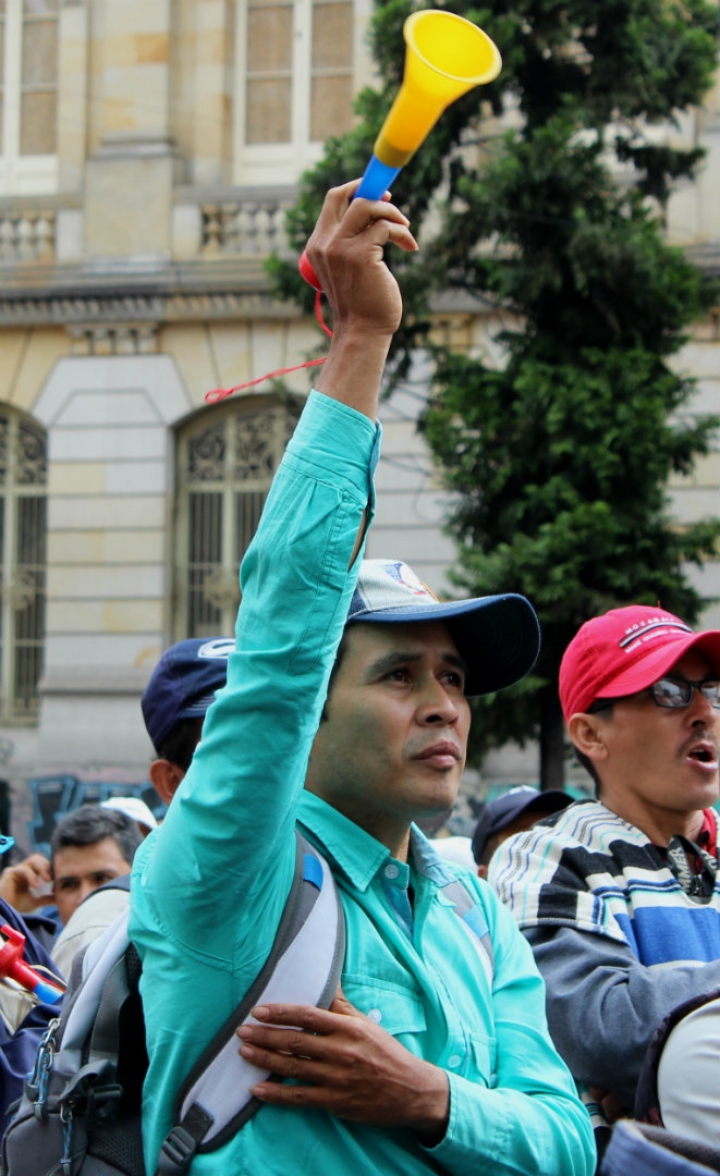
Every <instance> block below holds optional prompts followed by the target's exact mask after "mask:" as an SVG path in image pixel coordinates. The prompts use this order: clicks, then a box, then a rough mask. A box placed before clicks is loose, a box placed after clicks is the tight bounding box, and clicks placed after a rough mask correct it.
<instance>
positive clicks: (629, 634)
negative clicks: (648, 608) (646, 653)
mask: <svg viewBox="0 0 720 1176" xmlns="http://www.w3.org/2000/svg"><path fill="white" fill-rule="evenodd" d="M674 629H677V630H679V631H680V632H681V633H692V629H690V628H689V627H688V626H687V625H685V624H684V623H683V622H682V621H679V620H676V618H675V617H671V616H665V617H650V618H649V619H648V620H647V621H644V622H642V621H641V622H638V623H636V624H634V625H630V626H629V627H628V628H627V629H626V631H625V636H624V637H622V638H621V639H620V641H619V642H618V645H619V646H620V648H621V649H624V650H625V652H626V653H632V652H633V651H634V650H636V649H638V648H639V646H640V645H643V644H644V643H645V642H646V641H652V639H653V638H654V637H664V636H666V635H669V634H670V633H671V631H672V630H674Z"/></svg>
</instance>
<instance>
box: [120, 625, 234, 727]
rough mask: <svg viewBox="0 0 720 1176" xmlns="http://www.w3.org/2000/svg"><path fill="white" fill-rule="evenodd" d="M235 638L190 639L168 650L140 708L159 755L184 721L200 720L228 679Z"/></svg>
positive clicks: (149, 683) (153, 676) (155, 670)
mask: <svg viewBox="0 0 720 1176" xmlns="http://www.w3.org/2000/svg"><path fill="white" fill-rule="evenodd" d="M234 649H235V638H234V637H190V638H189V639H188V640H187V641H178V643H177V645H171V646H170V648H169V649H166V650H165V652H164V654H163V655H162V657H161V658H160V661H159V662H158V664H157V665H156V666H155V669H154V670H153V673H152V677H151V678H150V681H149V682H148V684H147V686H146V688H145V693H144V694H143V696H142V700H141V706H142V712H143V718H144V720H145V726H146V727H147V733H148V735H149V736H150V739H151V740H152V744H153V747H154V748H155V750H156V751H158V750H159V749H160V747H161V746H162V744H163V743H164V742H165V740H166V739H167V737H168V735H169V734H170V732H171V731H172V729H173V727H175V726H177V724H178V723H179V722H180V721H181V720H182V719H194V718H200V717H201V716H202V715H204V714H205V712H206V711H207V709H208V707H209V706H210V705H211V703H212V702H213V701H214V699H215V691H216V690H220V689H221V688H222V687H223V686H224V685H225V681H226V679H227V661H228V658H229V656H230V654H231V653H232V652H233V650H234Z"/></svg>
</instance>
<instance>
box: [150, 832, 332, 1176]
mask: <svg viewBox="0 0 720 1176" xmlns="http://www.w3.org/2000/svg"><path fill="white" fill-rule="evenodd" d="M296 838H297V857H296V864H295V875H294V878H293V884H292V889H291V891H290V897H289V898H288V901H287V903H286V905H285V910H284V913H283V916H282V919H281V922H280V926H279V928H278V933H277V935H276V937H275V942H274V944H273V947H272V950H271V952H270V955H269V956H268V959H267V961H266V963H265V966H264V967H263V969H262V971H261V972H260V975H259V976H258V977H257V979H256V981H255V982H254V983H253V985H252V986H251V988H250V989H249V990H248V992H247V993H246V995H245V996H244V997H243V1000H242V1001H241V1003H240V1004H239V1005H238V1007H237V1008H236V1009H235V1011H234V1013H233V1015H232V1016H231V1017H230V1018H229V1019H228V1020H227V1021H226V1022H225V1024H224V1025H223V1026H222V1028H221V1029H220V1030H219V1032H218V1033H217V1034H216V1035H215V1037H214V1039H213V1041H212V1042H211V1043H210V1045H209V1046H208V1047H207V1049H206V1050H205V1052H204V1053H203V1055H202V1056H201V1057H200V1058H199V1060H198V1061H197V1062H196V1064H195V1066H194V1067H193V1069H192V1071H191V1072H190V1074H189V1075H188V1077H187V1079H186V1080H185V1082H184V1083H183V1085H182V1087H181V1088H180V1091H179V1093H178V1097H177V1099H176V1104H175V1116H174V1118H175V1123H176V1126H175V1127H174V1129H173V1130H172V1131H171V1132H170V1134H169V1135H168V1137H167V1139H166V1141H165V1143H164V1144H163V1148H162V1151H161V1154H160V1158H159V1161H158V1167H157V1171H156V1176H179V1174H180V1173H182V1172H184V1171H186V1169H187V1167H188V1165H189V1163H190V1161H191V1160H192V1157H193V1155H194V1154H195V1152H196V1151H198V1152H205V1151H213V1150H214V1149H215V1148H218V1147H220V1146H222V1144H224V1143H225V1142H227V1140H229V1139H231V1138H232V1137H233V1136H234V1135H235V1133H236V1132H237V1131H238V1130H239V1129H240V1128H241V1127H242V1126H243V1125H244V1124H245V1123H246V1122H247V1121H248V1119H250V1118H251V1116H252V1115H254V1114H255V1112H256V1111H257V1110H258V1109H259V1107H261V1106H262V1103H260V1102H259V1100H258V1099H255V1098H252V1096H251V1095H250V1087H251V1086H254V1085H255V1084H256V1083H257V1082H263V1081H266V1080H267V1079H268V1078H272V1077H273V1076H272V1075H271V1074H270V1072H269V1071H267V1070H260V1069H258V1067H257V1066H253V1065H252V1064H251V1063H250V1062H248V1061H246V1060H245V1058H242V1057H241V1056H240V1042H239V1040H238V1038H237V1037H236V1035H235V1030H236V1029H237V1028H238V1026H239V1025H241V1024H243V1022H250V1023H252V1022H253V1018H252V1017H251V1016H250V1010H251V1009H252V1008H254V1007H255V1005H257V1004H271V1003H291V1004H308V1005H317V1006H319V1007H320V1008H327V1007H328V1006H329V1005H330V1004H331V1002H332V1000H333V997H334V995H335V992H336V991H337V986H338V983H339V980H340V973H341V971H342V965H343V960H344V957H345V922H344V917H343V912H342V906H341V903H340V896H339V894H338V893H337V889H336V886H335V881H334V879H333V876H332V873H331V870H330V867H329V866H328V864H327V862H326V861H325V859H324V858H323V857H322V855H321V854H319V853H318V851H317V850H316V849H314V848H313V847H312V846H311V845H310V844H309V842H307V841H306V840H305V839H304V838H303V837H302V836H301V834H299V833H297V832H296ZM254 1023H255V1024H257V1023H258V1022H254Z"/></svg>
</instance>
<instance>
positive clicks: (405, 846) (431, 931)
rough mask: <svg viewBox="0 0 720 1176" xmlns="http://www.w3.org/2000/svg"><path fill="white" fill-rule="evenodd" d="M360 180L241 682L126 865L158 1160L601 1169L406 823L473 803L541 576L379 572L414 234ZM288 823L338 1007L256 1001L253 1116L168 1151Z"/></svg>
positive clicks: (251, 1169)
mask: <svg viewBox="0 0 720 1176" xmlns="http://www.w3.org/2000/svg"><path fill="white" fill-rule="evenodd" d="M354 190H355V185H353V184H349V185H345V186H344V187H342V188H337V189H334V190H333V191H332V192H330V193H329V195H328V196H327V198H326V201H325V204H324V206H323V211H322V213H321V216H320V219H319V221H318V225H317V227H316V230H315V232H314V234H313V237H312V238H311V241H310V243H309V245H308V254H309V257H310V261H311V263H312V265H313V266H314V268H315V270H316V273H317V274H318V275H319V277H320V279H321V281H322V285H323V288H324V290H325V291H326V292H327V293H328V296H329V300H330V303H331V306H332V310H333V326H334V335H333V339H332V343H331V347H330V352H329V355H328V358H327V361H326V363H325V367H324V368H323V373H322V376H321V379H320V381H319V386H320V388H321V389H322V390H321V391H315V392H313V393H311V395H310V397H309V399H308V403H307V405H306V407H305V410H304V412H303V414H302V417H301V419H300V422H299V424H298V426H297V429H296V430H295V434H294V436H293V438H292V440H291V441H290V443H289V444H288V447H287V450H286V453H285V456H284V458H283V461H282V463H281V465H280V467H279V469H278V471H277V473H276V475H275V479H274V481H273V485H272V488H271V491H270V494H269V496H268V499H267V502H266V504H265V508H264V511H263V515H262V519H261V522H260V526H259V529H258V532H257V535H256V536H255V539H254V541H253V543H252V544H251V546H250V549H249V550H248V552H247V554H246V556H245V559H244V561H243V566H242V572H241V583H242V603H241V606H240V612H239V615H238V623H237V633H236V648H235V650H234V651H233V652H232V653H231V655H230V657H229V659H228V663H227V669H228V674H227V685H226V687H225V688H224V689H222V690H220V691H219V693H218V695H217V698H216V700H215V702H214V703H213V705H211V706H210V708H209V710H208V711H207V714H206V715H205V720H204V724H203V729H202V738H201V741H200V743H199V744H198V745H197V747H196V749H195V754H194V756H193V759H192V762H191V764H190V766H189V768H188V771H187V774H186V776H185V778H184V780H183V781H182V783H181V784H180V786H179V788H178V789H177V792H176V794H175V798H174V800H173V803H172V804H171V805H170V808H169V810H168V814H167V817H166V818H165V821H164V822H163V824H162V826H161V827H160V828H159V829H158V830H157V831H156V832H154V833H152V834H151V835H150V837H149V838H148V839H147V840H146V841H145V842H144V843H143V846H142V847H141V848H140V850H139V852H138V858H137V867H136V870H135V871H134V875H133V892H132V913H131V922H130V934H131V937H132V938H133V940H134V942H135V943H136V945H137V947H138V950H139V952H140V954H141V957H142V960H143V978H142V994H143V1001H144V1008H145V1019H146V1026H147V1040H148V1055H149V1058H150V1066H149V1070H148V1075H147V1080H146V1085H145V1091H144V1099H143V1105H144V1118H143V1135H144V1141H145V1160H146V1167H147V1170H148V1171H149V1172H154V1171H155V1170H156V1168H157V1166H158V1157H159V1156H160V1158H161V1165H164V1167H162V1169H161V1170H163V1171H171V1170H173V1171H174V1170H176V1168H173V1167H172V1164H173V1162H174V1160H173V1157H175V1158H177V1156H178V1153H179V1151H180V1152H182V1153H183V1154H186V1155H187V1156H188V1160H189V1166H188V1168H187V1170H189V1172H190V1174H191V1176H208V1174H210V1173H217V1174H218V1176H220V1174H222V1176H225V1174H228V1173H232V1174H233V1176H235V1174H237V1173H240V1172H242V1173H243V1174H244V1176H261V1174H262V1176H280V1174H282V1176H287V1174H288V1173H310V1172H318V1173H328V1174H333V1176H335V1174H336V1173H343V1174H345V1173H347V1174H348V1176H362V1174H365V1173H367V1176H371V1174H372V1176H376V1174H377V1173H391V1172H392V1173H394V1174H395V1176H426V1174H429V1173H441V1172H448V1173H453V1174H456V1176H465V1174H467V1176H470V1173H475V1172H478V1171H481V1170H482V1171H488V1172H493V1173H494V1174H495V1176H510V1174H511V1173H513V1174H517V1173H518V1172H526V1173H531V1172H533V1173H538V1174H540V1173H545V1174H547V1176H550V1174H552V1176H588V1174H589V1173H590V1172H591V1171H592V1170H593V1167H594V1159H595V1156H594V1147H593V1143H592V1138H591V1132H590V1126H589V1120H588V1119H587V1116H586V1113H585V1111H584V1109H583V1108H582V1106H581V1104H580V1103H579V1101H578V1100H577V1097H576V1095H575V1091H574V1088H573V1085H572V1081H571V1079H570V1076H569V1073H568V1072H567V1069H566V1068H565V1066H564V1064H563V1063H562V1062H561V1061H560V1058H559V1057H558V1055H557V1053H556V1052H555V1050H554V1048H553V1046H552V1043H551V1041H550V1038H549V1035H548V1033H547V1028H546V1026H545V1014H544V993H543V987H542V983H541V981H540V978H539V975H538V973H537V970H536V968H535V965H534V962H533V960H532V953H531V952H530V950H529V948H528V946H527V944H526V943H525V941H524V939H523V937H522V936H521V935H520V934H519V932H518V931H517V928H516V927H515V925H514V923H513V921H512V918H511V916H510V915H509V913H508V912H507V911H506V910H505V909H504V908H503V907H502V906H501V904H500V903H499V902H498V901H497V900H496V898H495V897H494V895H493V894H492V892H491V891H490V890H489V888H488V887H487V886H485V885H484V884H482V883H481V882H480V881H479V880H478V879H476V878H473V877H472V875H470V874H469V873H467V874H466V879H465V881H466V884H465V886H460V887H458V886H457V871H455V872H453V869H452V868H449V867H446V866H444V864H443V863H442V862H441V860H440V859H439V858H438V857H437V855H436V853H435V852H434V850H433V849H432V846H431V845H430V844H429V843H428V842H427V841H426V840H425V838H424V837H423V836H422V835H421V834H420V833H419V831H418V830H417V829H416V828H415V827H414V826H413V825H412V822H413V820H414V818H415V817H416V816H428V815H431V814H435V813H439V812H442V811H444V810H445V809H447V808H448V807H449V806H450V805H451V804H452V802H453V800H454V798H455V795H456V793H457V789H458V785H459V782H460V777H461V774H462V771H463V766H464V763H465V753H466V745H467V734H468V727H469V706H468V702H467V694H469V693H470V694H472V693H476V692H484V691H493V690H498V689H501V688H502V687H503V686H507V685H509V684H510V683H511V682H514V681H516V680H517V679H518V678H520V677H522V676H523V674H525V673H527V672H528V670H529V669H530V667H531V666H532V664H533V662H534V660H535V657H536V655H537V650H538V625H537V620H536V617H535V615H534V612H533V610H532V608H531V606H530V605H529V604H528V602H527V601H526V600H524V599H523V598H522V597H519V596H512V595H507V596H497V597H489V598H484V599H480V600H473V601H461V602H454V603H441V602H439V601H437V600H436V599H435V597H434V596H433V595H432V593H431V592H430V591H429V590H428V589H427V588H426V587H425V585H423V584H422V583H421V582H420V581H419V580H418V579H417V577H416V576H415V575H414V574H413V572H412V571H411V570H410V569H409V568H408V567H407V566H406V565H405V564H403V563H402V562H400V561H397V560H371V561H368V562H366V563H364V564H362V567H361V565H360V560H361V556H362V549H363V546H364V542H365V538H366V532H367V528H368V525H369V522H370V520H371V518H372V515H373V511H374V490H373V483H372V478H373V471H374V468H375V464H376V461H377V454H378V443H379V427H378V426H377V425H376V414H377V403H378V395H379V389H380V381H381V377H382V373H383V368H384V363H385V359H386V356H387V352H388V348H389V345H390V341H391V338H392V334H393V332H394V331H395V330H396V329H397V326H398V324H399V319H400V314H401V301H400V294H399V289H398V287H397V284H396V282H395V279H394V278H393V276H392V274H391V273H390V271H389V269H388V268H387V267H386V266H385V264H384V261H383V250H384V248H385V246H386V245H388V244H389V243H391V242H392V243H395V244H397V245H399V246H400V247H401V248H403V249H406V250H409V251H412V250H414V249H415V248H416V244H415V241H414V239H413V237H412V236H411V234H410V232H409V230H408V224H407V220H406V218H405V217H404V216H403V215H402V213H401V212H400V211H399V210H398V209H397V208H395V207H394V206H393V205H392V204H391V203H386V202H385V201H374V202H371V201H365V200H353V199H352V196H353V193H354ZM146 717H147V711H146ZM296 823H298V824H299V825H300V827H301V829H302V831H303V833H304V835H305V836H306V837H307V838H308V839H310V840H311V841H312V842H313V843H314V844H315V845H316V846H317V847H318V848H319V849H320V851H321V853H322V854H323V856H324V858H325V859H326V860H327V863H328V864H329V867H330V869H331V870H332V873H333V875H334V878H335V881H336V883H337V888H338V891H339V894H340V899H341V902H342V908H343V912H344V918H345V929H346V942H345V951H344V957H343V958H344V966H343V972H342V990H339V991H338V992H337V995H336V996H335V999H334V1000H333V1001H332V1004H331V1006H330V1008H329V1009H321V1008H316V1007H314V1006H308V1005H297V1004H278V1003H272V1004H270V1005H268V1006H265V1005H262V1006H260V1007H257V1006H256V1007H255V1008H254V1010H253V1017H252V1018H251V1019H250V1020H249V1021H246V1022H245V1023H244V1024H243V1025H242V1026H241V1027H240V1028H239V1030H238V1033H237V1037H236V1039H235V1042H233V1043H232V1049H229V1050H228V1051H227V1052H228V1054H229V1055H231V1057H228V1059H227V1060H228V1064H230V1063H231V1061H232V1059H237V1058H239V1057H241V1058H242V1060H243V1064H247V1065H250V1066H255V1067H256V1068H257V1072H258V1080H257V1082H256V1083H255V1085H254V1086H253V1087H252V1090H251V1093H252V1094H253V1095H254V1096H255V1098H256V1099H257V1100H258V1101H259V1103H260V1104H261V1107H260V1110H259V1111H258V1113H257V1114H255V1115H254V1117H252V1118H251V1119H250V1120H249V1121H248V1122H246V1123H245V1125H244V1127H242V1129H241V1130H238V1131H237V1132H235V1133H233V1132H232V1131H230V1130H229V1129H227V1130H225V1131H224V1132H223V1133H222V1134H221V1136H220V1137H219V1138H218V1139H217V1141H216V1142H217V1147H216V1150H201V1151H198V1152H193V1150H192V1148H191V1146H190V1144H191V1141H192V1139H193V1138H195V1136H194V1134H193V1133H194V1131H195V1129H196V1127H197V1128H199V1129H201V1130H202V1129H203V1125H204V1124H205V1125H206V1121H207V1117H208V1116H207V1112H206V1111H205V1110H204V1109H203V1107H202V1106H200V1105H199V1104H193V1105H192V1106H191V1107H190V1108H189V1110H188V1114H187V1115H186V1116H185V1118H184V1120H183V1122H184V1124H185V1127H184V1129H183V1132H182V1133H181V1132H178V1131H176V1132H174V1133H173V1134H172V1137H171V1138H170V1139H169V1140H167V1142H166V1144H164V1143H163V1141H164V1140H166V1139H167V1135H168V1132H169V1129H170V1124H171V1111H172V1107H173V1102H174V1100H175V1098H176V1096H177V1094H178V1091H179V1088H180V1086H181V1084H182V1082H183V1080H184V1079H185V1078H186V1077H187V1074H188V1071H189V1070H190V1068H191V1067H192V1066H193V1064H194V1063H195V1062H196V1061H197V1059H198V1058H199V1057H200V1056H201V1054H202V1053H203V1052H204V1051H205V1049H206V1047H207V1046H208V1044H209V1042H210V1040H211V1039H212V1037H213V1035H214V1034H215V1033H216V1032H217V1031H218V1030H219V1029H220V1027H221V1026H222V1025H223V1024H224V1022H225V1021H226V1019H227V1017H228V1016H229V1015H230V1014H231V1013H232V1010H233V1009H234V1008H235V1007H236V1005H237V1004H238V1003H239V1001H240V999H241V998H242V996H243V995H244V994H245V992H246V991H247V990H248V988H249V986H250V984H251V983H252V982H253V981H254V980H255V978H256V976H257V974H258V972H259V971H260V968H261V966H262V964H263V963H264V961H265V960H266V959H267V957H268V954H269V952H270V948H271V945H272V943H273V940H274V938H275V934H276V931H277V928H278V925H279V922H280V919H281V917H282V914H283V911H284V908H285V904H286V900H287V897H288V894H289V892H290V887H291V880H292V877H293V873H294V870H295V857H296V854H295V836H294V829H295V825H296ZM463 873H465V872H463ZM448 886H450V887H452V886H455V891H454V893H455V894H456V897H455V899H453V898H451V897H449V896H448V890H447V888H448ZM458 890H459V891H460V892H461V893H462V895H464V897H465V898H466V899H467V906H466V907H464V908H461V904H460V901H459V899H458V897H457V891H458ZM491 960H492V962H491ZM238 1065H239V1063H238ZM263 1072H265V1073H268V1072H270V1073H274V1074H275V1075H277V1076H278V1077H279V1078H281V1079H292V1082H287V1081H265V1080H263V1078H262V1075H263ZM228 1113H229V1112H228ZM222 1122H223V1123H225V1122H226V1119H225V1118H223V1119H222ZM185 1170H186V1168H185V1167H183V1171H185Z"/></svg>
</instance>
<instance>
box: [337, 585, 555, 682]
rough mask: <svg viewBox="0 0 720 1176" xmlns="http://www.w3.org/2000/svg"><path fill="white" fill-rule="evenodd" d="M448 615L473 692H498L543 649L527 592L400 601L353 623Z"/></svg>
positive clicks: (526, 670) (438, 618) (523, 672)
mask: <svg viewBox="0 0 720 1176" xmlns="http://www.w3.org/2000/svg"><path fill="white" fill-rule="evenodd" d="M432 621H444V622H446V623H447V626H448V629H449V630H450V634H451V636H452V638H453V641H454V642H455V644H456V645H457V647H458V651H459V653H460V655H461V657H462V658H463V660H464V661H465V662H466V663H467V681H466V685H465V693H466V695H467V697H468V698H475V697H476V696H477V695H479V694H493V693H494V692H495V691H496V690H504V689H505V687H506V686H512V685H513V683H514V682H519V681H520V679H521V678H524V677H525V675H526V674H528V673H529V672H530V670H531V669H532V668H533V666H534V665H535V662H536V661H537V657H538V654H539V652H540V625H539V623H538V619H537V616H536V615H535V610H534V608H533V607H532V605H531V604H530V601H529V600H526V599H525V597H524V596H518V595H515V594H514V593H510V594H508V595H506V596H479V597H476V598H475V599H473V600H448V601H439V602H438V603H437V604H429V603H426V604H415V605H399V606H398V607H397V608H385V609H377V610H376V611H375V612H369V611H368V612H364V613H359V614H358V613H356V614H355V616H353V617H352V618H351V619H350V620H349V621H348V624H351V625H354V624H357V623H362V622H365V623H369V624H396V625H397V624H402V623H405V624H417V623H425V624H428V623H431V622H432Z"/></svg>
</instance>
